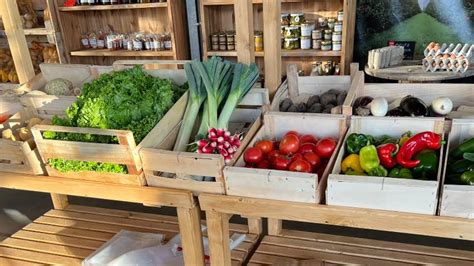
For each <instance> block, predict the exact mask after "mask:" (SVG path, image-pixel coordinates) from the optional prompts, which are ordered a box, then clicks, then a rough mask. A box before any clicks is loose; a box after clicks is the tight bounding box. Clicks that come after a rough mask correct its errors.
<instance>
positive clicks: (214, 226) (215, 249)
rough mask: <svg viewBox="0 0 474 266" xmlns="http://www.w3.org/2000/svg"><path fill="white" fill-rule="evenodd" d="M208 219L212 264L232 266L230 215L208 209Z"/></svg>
mask: <svg viewBox="0 0 474 266" xmlns="http://www.w3.org/2000/svg"><path fill="white" fill-rule="evenodd" d="M206 220H207V234H208V236H209V255H210V257H211V265H220V266H230V265H231V259H230V258H231V257H230V246H229V239H230V237H229V216H228V215H227V214H224V213H220V212H216V211H206Z"/></svg>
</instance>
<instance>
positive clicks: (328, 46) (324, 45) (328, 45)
mask: <svg viewBox="0 0 474 266" xmlns="http://www.w3.org/2000/svg"><path fill="white" fill-rule="evenodd" d="M321 50H322V51H331V50H332V42H331V41H322V42H321Z"/></svg>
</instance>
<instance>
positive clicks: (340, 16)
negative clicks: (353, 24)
mask: <svg viewBox="0 0 474 266" xmlns="http://www.w3.org/2000/svg"><path fill="white" fill-rule="evenodd" d="M337 21H344V11H343V10H339V11H337Z"/></svg>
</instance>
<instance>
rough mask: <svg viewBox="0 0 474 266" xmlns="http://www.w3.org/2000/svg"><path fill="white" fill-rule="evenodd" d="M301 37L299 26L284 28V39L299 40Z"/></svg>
mask: <svg viewBox="0 0 474 266" xmlns="http://www.w3.org/2000/svg"><path fill="white" fill-rule="evenodd" d="M300 36H301V27H300V26H288V27H285V38H299V37H300Z"/></svg>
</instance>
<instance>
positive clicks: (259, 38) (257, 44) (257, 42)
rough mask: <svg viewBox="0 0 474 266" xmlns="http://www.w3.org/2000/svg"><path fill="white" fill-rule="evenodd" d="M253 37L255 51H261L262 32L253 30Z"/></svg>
mask: <svg viewBox="0 0 474 266" xmlns="http://www.w3.org/2000/svg"><path fill="white" fill-rule="evenodd" d="M254 39H255V52H261V51H263V33H262V32H255V34H254Z"/></svg>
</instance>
